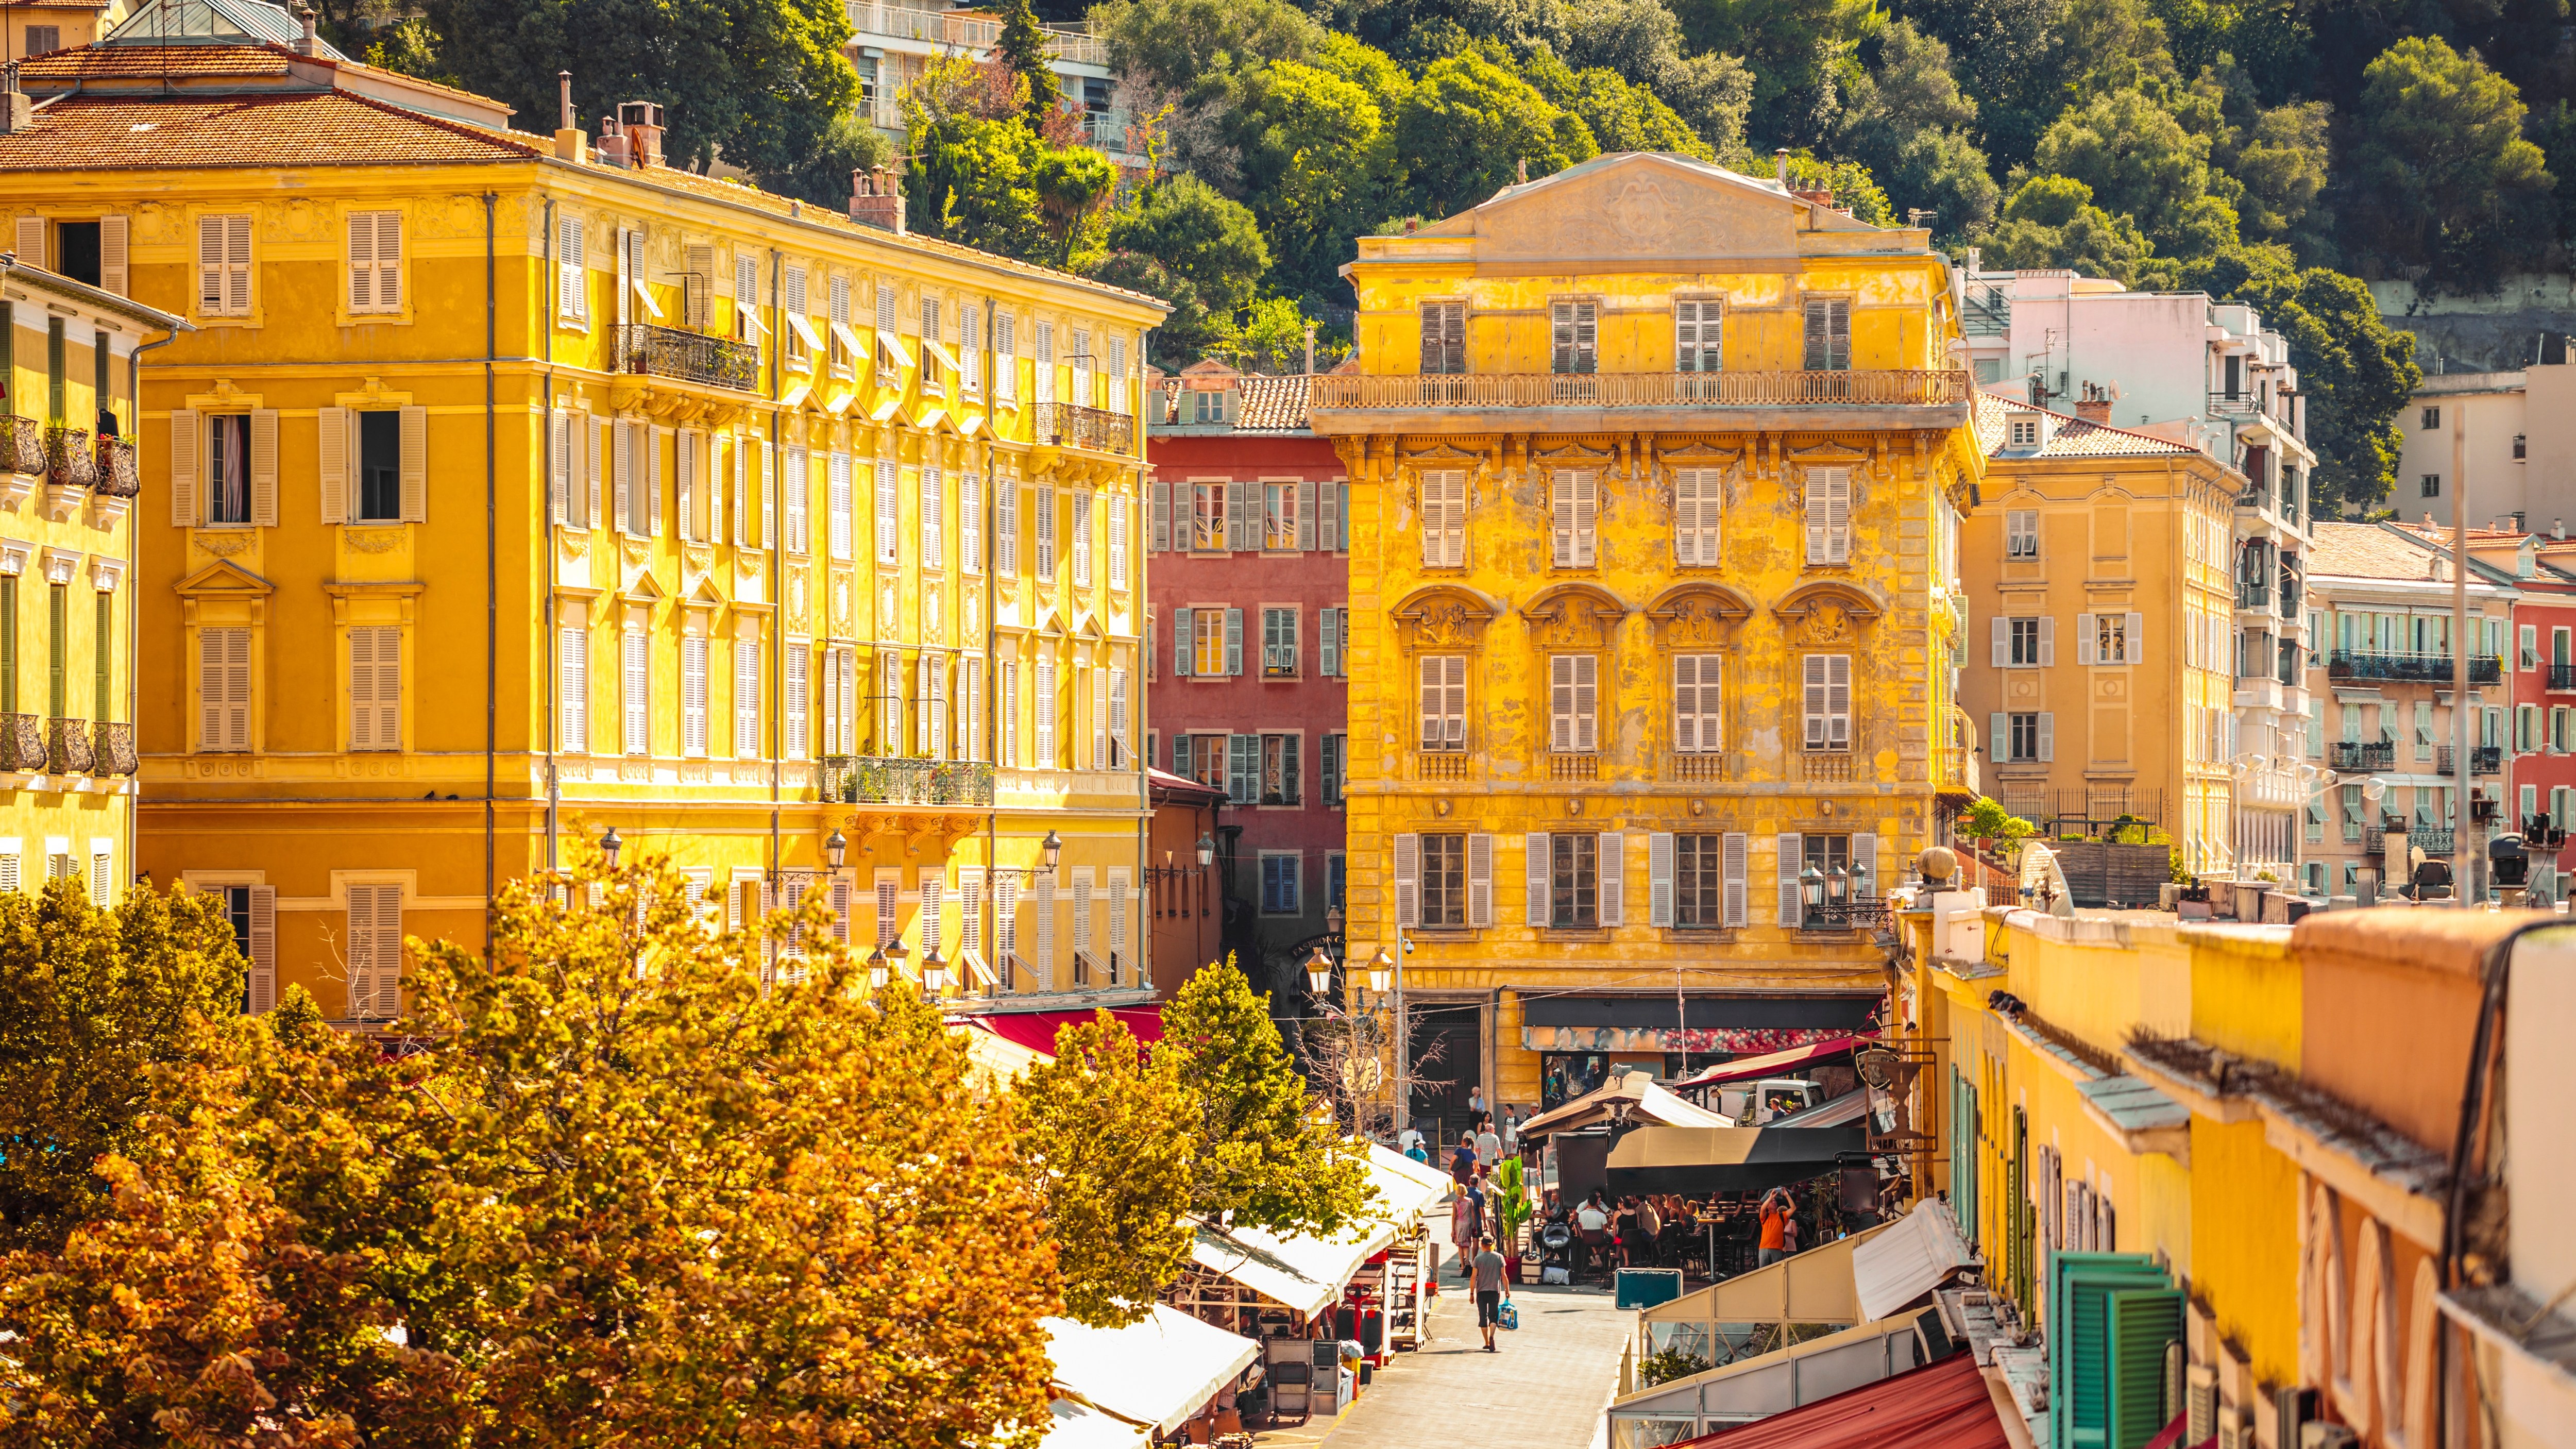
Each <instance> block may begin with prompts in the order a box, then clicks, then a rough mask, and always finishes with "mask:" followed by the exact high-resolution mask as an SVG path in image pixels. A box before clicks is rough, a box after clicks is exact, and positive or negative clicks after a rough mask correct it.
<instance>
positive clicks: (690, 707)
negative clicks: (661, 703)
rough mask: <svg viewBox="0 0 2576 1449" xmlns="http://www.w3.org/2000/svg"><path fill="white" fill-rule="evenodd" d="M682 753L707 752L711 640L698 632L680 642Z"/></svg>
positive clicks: (701, 753)
mask: <svg viewBox="0 0 2576 1449" xmlns="http://www.w3.org/2000/svg"><path fill="white" fill-rule="evenodd" d="M680 752H681V753H682V754H686V755H693V756H700V757H703V756H704V755H705V754H706V753H707V641H706V638H705V637H704V636H703V635H698V634H691V635H689V636H687V637H686V638H683V639H682V640H681V641H680Z"/></svg>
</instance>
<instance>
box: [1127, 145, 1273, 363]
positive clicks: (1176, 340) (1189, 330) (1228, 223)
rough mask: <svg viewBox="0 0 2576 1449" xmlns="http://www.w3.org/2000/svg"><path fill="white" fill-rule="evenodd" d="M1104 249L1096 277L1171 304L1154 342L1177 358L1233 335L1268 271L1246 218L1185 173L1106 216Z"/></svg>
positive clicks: (1266, 251) (1239, 207)
mask: <svg viewBox="0 0 2576 1449" xmlns="http://www.w3.org/2000/svg"><path fill="white" fill-rule="evenodd" d="M1108 247H1109V254H1108V257H1107V258H1106V259H1105V260H1104V261H1103V262H1102V264H1101V266H1100V268H1099V270H1098V271H1096V272H1095V273H1094V275H1095V276H1097V277H1099V278H1100V279H1101V280H1103V281H1108V282H1112V283H1115V284H1116V285H1119V286H1125V287H1133V288H1134V289H1136V290H1137V291H1140V292H1147V293H1150V294H1152V295H1154V296H1157V297H1160V298H1162V299H1163V300H1164V301H1166V302H1169V303H1171V304H1172V315H1171V316H1169V317H1167V318H1165V319H1164V320H1163V323H1162V325H1161V326H1160V327H1158V328H1156V329H1155V338H1156V341H1157V344H1158V345H1160V346H1162V347H1165V348H1169V349H1171V350H1173V351H1174V352H1175V353H1176V354H1179V355H1188V356H1196V355H1197V354H1199V353H1201V352H1204V351H1205V350H1207V349H1208V348H1209V347H1212V346H1214V345H1215V344H1216V343H1218V342H1220V341H1222V340H1224V339H1225V338H1227V337H1230V336H1232V335H1233V333H1234V328H1235V322H1236V317H1237V314H1239V313H1240V312H1241V311H1242V310H1243V309H1244V308H1245V307H1248V306H1250V305H1251V304H1252V299H1253V295H1254V291H1255V289H1256V288H1257V287H1258V285H1259V284H1260V281H1261V278H1262V276H1263V274H1264V273H1266V272H1267V271H1268V270H1269V269H1270V248H1269V247H1268V245H1267V244H1265V243H1264V242H1263V241H1262V239H1261V228H1260V227H1259V226H1257V225H1256V224H1255V223H1254V221H1253V217H1252V213H1251V212H1250V211H1248V210H1246V209H1245V208H1244V206H1243V204H1242V203H1241V202H1236V201H1229V200H1227V199H1226V198H1225V197H1223V196H1220V195H1218V194H1217V191H1216V189H1215V188H1214V187H1212V186H1209V185H1208V184H1207V183H1206V182H1204V181H1201V180H1200V179H1198V178H1197V177H1195V176H1190V175H1186V174H1184V175H1179V176H1172V177H1167V178H1164V179H1163V180H1160V181H1156V182H1152V183H1150V184H1148V185H1145V186H1142V187H1139V188H1138V189H1137V190H1136V192H1135V193H1134V195H1133V196H1132V197H1131V198H1130V199H1129V200H1128V202H1127V204H1125V205H1123V206H1121V207H1119V208H1118V209H1117V210H1116V211H1115V212H1114V213H1112V214H1111V216H1110V217H1109V220H1108Z"/></svg>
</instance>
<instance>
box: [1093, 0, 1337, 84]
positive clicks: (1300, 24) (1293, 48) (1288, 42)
mask: <svg viewBox="0 0 2576 1449" xmlns="http://www.w3.org/2000/svg"><path fill="white" fill-rule="evenodd" d="M1092 25H1093V27H1094V28H1095V29H1096V30H1098V31H1099V32H1100V33H1101V34H1102V35H1103V36H1105V37H1106V38H1107V40H1108V42H1109V63H1110V64H1111V65H1112V66H1114V67H1116V68H1117V69H1118V70H1119V71H1121V72H1123V73H1125V74H1127V75H1129V76H1132V77H1135V78H1137V79H1140V80H1143V81H1146V82H1148V83H1150V84H1152V85H1154V86H1155V87H1157V88H1159V89H1161V90H1163V91H1165V92H1168V93H1170V94H1173V95H1178V96H1185V97H1193V98H1197V99H1204V98H1205V95H1206V93H1208V92H1209V91H1211V90H1222V89H1223V88H1224V87H1226V86H1227V84H1228V83H1229V82H1230V81H1232V80H1233V79H1234V78H1235V77H1236V76H1237V75H1238V74H1239V73H1240V72H1242V71H1245V70H1248V69H1251V68H1253V67H1254V66H1257V65H1259V64H1260V63H1262V62H1264V61H1274V60H1300V59H1303V58H1305V57H1306V55H1307V54H1309V53H1310V52H1312V51H1313V50H1315V49H1317V48H1318V47H1320V46H1321V45H1322V44H1323V43H1324V32H1323V30H1322V28H1321V27H1319V26H1318V25H1316V24H1315V22H1314V21H1313V20H1312V19H1310V18H1308V16H1307V14H1306V12H1304V11H1303V10H1300V9H1298V8H1297V7H1296V6H1295V5H1292V4H1289V3H1288V0H1108V3H1106V4H1104V5H1101V6H1099V7H1097V8H1096V9H1094V10H1093V11H1092Z"/></svg>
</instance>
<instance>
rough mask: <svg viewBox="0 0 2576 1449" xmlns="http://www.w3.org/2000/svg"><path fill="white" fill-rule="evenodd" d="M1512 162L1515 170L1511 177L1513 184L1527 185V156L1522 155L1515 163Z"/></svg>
mask: <svg viewBox="0 0 2576 1449" xmlns="http://www.w3.org/2000/svg"><path fill="white" fill-rule="evenodd" d="M1514 164H1515V170H1514V172H1513V177H1514V181H1513V184H1515V185H1518V186H1527V185H1529V158H1528V157H1527V156H1523V157H1522V158H1521V159H1520V160H1519V161H1518V162H1516V163H1514Z"/></svg>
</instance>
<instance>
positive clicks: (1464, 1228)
mask: <svg viewBox="0 0 2576 1449" xmlns="http://www.w3.org/2000/svg"><path fill="white" fill-rule="evenodd" d="M1484 1232H1485V1194H1484V1193H1483V1192H1482V1191H1481V1190H1479V1189H1478V1188H1477V1186H1476V1185H1475V1184H1474V1183H1472V1182H1471V1183H1469V1184H1467V1185H1466V1186H1464V1187H1462V1188H1460V1189H1458V1196H1457V1197H1456V1198H1455V1199H1453V1200H1452V1201H1451V1202H1450V1204H1449V1241H1450V1242H1452V1243H1455V1244H1457V1245H1458V1276H1459V1277H1461V1278H1464V1277H1466V1276H1467V1273H1468V1268H1469V1263H1468V1259H1469V1258H1471V1257H1473V1256H1474V1253H1473V1251H1472V1250H1473V1248H1474V1246H1475V1242H1476V1239H1478V1238H1479V1237H1482V1236H1483V1235H1484Z"/></svg>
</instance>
